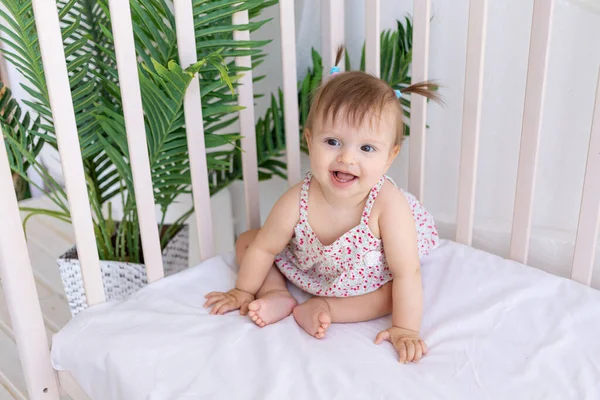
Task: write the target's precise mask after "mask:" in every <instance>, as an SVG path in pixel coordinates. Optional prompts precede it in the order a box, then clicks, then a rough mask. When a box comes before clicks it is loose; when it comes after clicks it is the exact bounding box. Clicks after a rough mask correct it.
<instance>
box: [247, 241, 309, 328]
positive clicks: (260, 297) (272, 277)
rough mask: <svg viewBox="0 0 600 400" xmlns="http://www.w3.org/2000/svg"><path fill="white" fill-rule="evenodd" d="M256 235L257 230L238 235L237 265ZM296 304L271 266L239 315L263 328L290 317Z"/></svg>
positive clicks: (283, 281)
mask: <svg viewBox="0 0 600 400" xmlns="http://www.w3.org/2000/svg"><path fill="white" fill-rule="evenodd" d="M257 233H258V230H251V231H247V232H244V233H243V234H241V235H240V237H239V239H238V241H237V243H236V246H235V247H236V260H237V263H238V265H239V264H240V263H241V261H242V258H243V257H244V253H245V252H246V249H247V248H248V246H250V244H251V243H252V241H253V240H254V238H255V237H256V234H257ZM297 304H298V302H297V301H296V299H294V298H293V297H292V295H291V294H290V292H289V291H288V289H287V286H286V281H285V278H284V277H283V275H281V272H279V270H278V269H277V267H275V266H273V267H271V269H270V270H269V273H268V275H267V277H266V278H265V281H264V283H263V285H262V286H261V288H260V289H259V291H258V292H257V293H256V300H254V301H253V302H251V303H250V304H249V305H248V309H242V310H240V313H241V314H242V315H246V314H248V316H249V317H250V318H251V319H252V321H254V323H255V324H256V325H258V326H260V327H263V326H266V325H268V324H272V323H274V322H277V321H279V320H281V319H283V318H285V317H287V316H288V315H290V314H291V313H292V310H293V309H294V307H295V306H296V305H297Z"/></svg>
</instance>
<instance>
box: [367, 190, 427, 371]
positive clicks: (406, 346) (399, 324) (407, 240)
mask: <svg viewBox="0 0 600 400" xmlns="http://www.w3.org/2000/svg"><path fill="white" fill-rule="evenodd" d="M382 194H383V193H382ZM378 200H379V201H381V202H382V204H381V205H382V208H381V214H380V216H379V228H380V234H381V239H382V241H383V245H384V248H385V256H386V259H387V262H388V266H389V268H390V271H391V272H392V276H393V283H392V303H393V304H392V327H391V328H390V329H387V330H385V331H383V332H381V333H380V334H379V335H378V336H377V339H376V342H377V343H381V341H383V340H389V341H391V342H392V343H393V344H394V347H396V349H397V350H398V352H399V354H400V361H404V362H411V361H418V360H419V359H420V358H421V356H422V355H423V354H425V353H426V352H427V346H426V345H425V343H424V342H423V341H422V340H421V338H420V337H419V331H420V329H421V316H422V311H423V288H422V283H421V270H420V260H419V252H418V247H417V230H416V226H415V220H414V217H413V215H412V210H411V208H410V205H409V204H408V202H407V200H406V198H405V197H404V195H403V194H402V193H401V192H400V191H399V190H397V189H395V188H394V190H388V191H386V193H385V196H380V198H378Z"/></svg>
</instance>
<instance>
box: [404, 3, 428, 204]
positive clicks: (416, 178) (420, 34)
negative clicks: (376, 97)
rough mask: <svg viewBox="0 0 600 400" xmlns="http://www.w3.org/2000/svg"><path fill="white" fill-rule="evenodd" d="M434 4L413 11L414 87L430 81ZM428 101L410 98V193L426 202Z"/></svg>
mask: <svg viewBox="0 0 600 400" xmlns="http://www.w3.org/2000/svg"><path fill="white" fill-rule="evenodd" d="M430 17H431V0H415V2H414V11H413V20H414V24H413V58H412V70H411V71H412V72H411V73H412V83H417V82H422V81H425V80H427V76H428V72H429V33H430ZM426 121H427V99H426V98H425V97H423V96H411V101H410V148H409V167H408V190H409V191H410V192H411V193H412V194H414V195H415V196H416V197H417V198H418V199H419V200H421V201H423V185H424V170H425V134H426Z"/></svg>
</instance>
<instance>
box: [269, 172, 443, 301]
mask: <svg viewBox="0 0 600 400" xmlns="http://www.w3.org/2000/svg"><path fill="white" fill-rule="evenodd" d="M386 179H387V180H389V181H390V182H391V183H392V184H394V186H396V184H395V183H394V181H392V179H391V178H390V177H388V176H387V175H384V176H382V177H381V179H380V180H379V181H378V182H377V184H376V185H375V186H374V187H373V188H372V189H371V191H370V193H369V198H368V199H367V202H366V204H365V208H364V210H363V213H362V217H361V220H360V223H359V224H358V225H357V226H355V227H354V228H352V229H351V230H349V231H347V232H346V233H344V234H343V235H342V236H340V237H339V238H338V239H337V240H336V241H335V242H333V243H332V244H330V245H327V246H326V245H324V244H322V243H321V242H320V241H319V239H318V238H317V236H316V235H315V233H314V231H313V230H312V228H311V226H310V225H309V223H308V190H309V188H310V182H311V180H312V174H311V173H310V172H309V173H308V174H307V175H306V178H305V179H304V182H303V184H302V190H301V192H300V219H299V220H298V223H297V224H296V226H295V227H294V235H293V237H292V239H291V240H290V242H289V243H288V245H287V246H286V248H285V249H284V250H283V251H282V252H281V253H280V254H278V255H277V257H276V258H275V265H276V266H277V268H278V269H279V270H280V271H281V273H282V274H283V275H284V276H285V277H286V278H287V279H288V280H290V281H291V282H292V283H293V284H295V285H296V286H298V287H299V288H300V289H302V290H304V291H306V292H308V293H311V294H313V295H315V296H326V297H347V296H356V295H361V294H366V293H369V292H372V291H374V290H377V289H378V288H379V287H381V286H383V285H384V284H385V283H387V282H389V281H391V280H392V274H391V272H390V270H389V268H388V265H387V262H386V259H385V252H384V249H383V243H382V241H381V239H378V238H376V237H375V236H374V235H373V232H371V229H370V228H369V226H368V223H369V217H370V216H371V210H372V209H373V204H374V203H375V199H376V198H377V195H378V194H379V191H380V190H381V187H382V186H383V184H384V182H385V180H386ZM400 190H401V191H402V193H403V194H404V196H405V197H406V199H407V201H408V203H409V204H410V207H411V209H412V213H413V217H414V220H415V224H416V228H417V246H418V248H419V256H420V257H422V256H424V255H427V254H428V253H429V252H430V251H431V250H433V249H434V248H435V247H437V246H438V244H439V236H438V232H437V229H436V226H435V223H434V221H433V217H432V216H431V214H429V213H428V212H427V210H425V208H424V207H423V205H422V204H421V203H420V202H419V201H418V200H417V199H416V198H415V197H414V196H413V195H412V194H410V193H408V192H406V191H404V190H402V189H400Z"/></svg>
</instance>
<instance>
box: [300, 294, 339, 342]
mask: <svg viewBox="0 0 600 400" xmlns="http://www.w3.org/2000/svg"><path fill="white" fill-rule="evenodd" d="M294 319H295V320H296V322H297V323H298V325H300V327H301V328H302V329H304V330H305V331H306V333H308V334H309V335H311V336H314V337H316V338H317V339H321V338H323V337H325V332H327V329H328V328H329V326H330V325H331V315H330V312H329V305H328V304H327V302H326V301H325V299H321V298H318V297H313V298H312V299H310V300H307V301H305V302H304V303H302V304H300V305H299V306H297V307H296V308H294Z"/></svg>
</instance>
